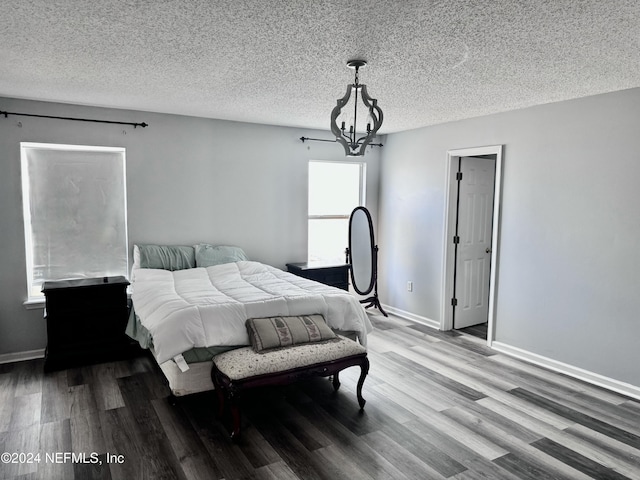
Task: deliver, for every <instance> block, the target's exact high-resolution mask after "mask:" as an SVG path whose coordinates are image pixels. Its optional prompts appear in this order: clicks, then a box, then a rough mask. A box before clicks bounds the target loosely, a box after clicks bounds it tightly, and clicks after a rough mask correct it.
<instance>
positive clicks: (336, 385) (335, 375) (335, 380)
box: [333, 372, 340, 391]
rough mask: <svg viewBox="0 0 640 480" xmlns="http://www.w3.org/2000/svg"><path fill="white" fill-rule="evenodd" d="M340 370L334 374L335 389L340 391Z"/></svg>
mask: <svg viewBox="0 0 640 480" xmlns="http://www.w3.org/2000/svg"><path fill="white" fill-rule="evenodd" d="M339 373H340V372H336V373H334V374H333V389H334V390H335V391H338V389H339V388H340V377H339V376H338V374H339Z"/></svg>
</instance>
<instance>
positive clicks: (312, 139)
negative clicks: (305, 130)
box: [300, 137, 384, 147]
mask: <svg viewBox="0 0 640 480" xmlns="http://www.w3.org/2000/svg"><path fill="white" fill-rule="evenodd" d="M300 140H302V143H304V142H305V141H306V140H311V141H312V142H331V143H335V142H337V140H327V139H324V138H309V137H300ZM369 146H370V147H383V146H384V145H382V144H381V143H370V144H369Z"/></svg>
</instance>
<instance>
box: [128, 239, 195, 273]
mask: <svg viewBox="0 0 640 480" xmlns="http://www.w3.org/2000/svg"><path fill="white" fill-rule="evenodd" d="M138 252H139V255H140V268H159V269H161V270H170V271H173V270H184V269H186V268H194V267H195V266H196V256H195V252H194V250H193V247H191V246H186V245H138Z"/></svg>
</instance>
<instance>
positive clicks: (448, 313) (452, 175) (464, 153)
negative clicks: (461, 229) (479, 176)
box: [440, 145, 503, 347]
mask: <svg viewBox="0 0 640 480" xmlns="http://www.w3.org/2000/svg"><path fill="white" fill-rule="evenodd" d="M502 150H503V145H489V146H485V147H472V148H461V149H455V150H449V151H447V168H446V171H447V173H446V175H447V176H446V182H445V183H446V192H445V202H446V203H445V209H444V238H443V244H444V258H443V265H444V268H443V278H442V282H443V283H442V284H443V285H444V288H443V297H442V302H441V305H442V306H441V315H440V318H441V321H440V330H452V329H453V309H452V305H451V299H452V298H453V279H454V272H455V262H454V257H455V255H454V254H455V248H454V244H453V237H454V235H455V231H456V196H457V188H456V186H457V180H456V172H457V171H458V166H457V160H458V158H460V157H474V156H480V155H495V156H496V177H495V183H494V187H493V224H492V230H491V275H490V277H489V314H488V319H487V320H488V326H487V345H488V346H489V347H490V346H491V344H492V343H493V338H494V334H495V300H496V294H497V289H496V281H497V271H498V250H499V243H498V239H499V231H500V194H501V191H502V188H501V187H502Z"/></svg>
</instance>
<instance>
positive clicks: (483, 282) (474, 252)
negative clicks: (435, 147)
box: [453, 157, 496, 328]
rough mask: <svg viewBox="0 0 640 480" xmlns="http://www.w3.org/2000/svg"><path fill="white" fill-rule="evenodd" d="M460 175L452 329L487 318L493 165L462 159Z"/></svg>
mask: <svg viewBox="0 0 640 480" xmlns="http://www.w3.org/2000/svg"><path fill="white" fill-rule="evenodd" d="M459 172H460V173H461V178H460V175H458V178H459V181H458V215H457V217H458V220H457V235H456V236H457V237H458V238H457V248H456V262H455V269H456V273H455V277H454V278H455V287H454V298H455V299H456V300H455V302H454V304H455V305H454V313H453V327H454V328H465V327H470V326H472V325H478V324H480V323H485V322H486V321H487V320H488V315H489V278H490V274H491V232H492V223H493V191H494V188H493V187H494V183H495V172H496V161H495V159H494V158H481V157H461V158H460V170H459Z"/></svg>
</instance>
